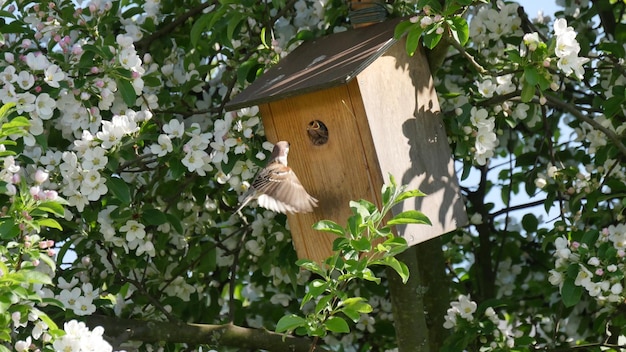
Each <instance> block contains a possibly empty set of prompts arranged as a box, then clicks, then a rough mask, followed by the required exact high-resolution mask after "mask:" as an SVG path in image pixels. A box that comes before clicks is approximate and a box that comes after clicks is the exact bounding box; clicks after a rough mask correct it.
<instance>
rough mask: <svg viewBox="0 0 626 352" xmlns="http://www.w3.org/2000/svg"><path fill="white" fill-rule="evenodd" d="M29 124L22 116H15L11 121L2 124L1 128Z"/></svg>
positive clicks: (21, 126)
mask: <svg viewBox="0 0 626 352" xmlns="http://www.w3.org/2000/svg"><path fill="white" fill-rule="evenodd" d="M28 126H30V122H29V121H28V119H27V118H25V117H24V116H17V117H15V118H14V119H12V120H11V121H9V122H7V123H5V124H4V125H2V129H8V128H24V127H28Z"/></svg>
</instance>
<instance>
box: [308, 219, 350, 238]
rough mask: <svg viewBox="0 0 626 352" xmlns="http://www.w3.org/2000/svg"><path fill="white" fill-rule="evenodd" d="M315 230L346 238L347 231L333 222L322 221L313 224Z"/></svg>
mask: <svg viewBox="0 0 626 352" xmlns="http://www.w3.org/2000/svg"><path fill="white" fill-rule="evenodd" d="M313 230H317V231H322V232H329V233H333V234H335V235H338V236H342V237H343V236H345V230H344V228H343V227H341V225H339V224H337V223H336V222H334V221H331V220H321V221H318V222H316V223H315V224H313Z"/></svg>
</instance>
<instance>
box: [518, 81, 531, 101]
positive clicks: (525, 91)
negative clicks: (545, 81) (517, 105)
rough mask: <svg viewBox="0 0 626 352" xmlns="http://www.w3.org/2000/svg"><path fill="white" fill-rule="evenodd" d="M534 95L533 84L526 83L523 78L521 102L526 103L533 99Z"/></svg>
mask: <svg viewBox="0 0 626 352" xmlns="http://www.w3.org/2000/svg"><path fill="white" fill-rule="evenodd" d="M534 96H535V86H534V85H532V84H530V83H528V82H527V81H526V80H524V81H523V83H522V94H521V95H520V98H521V100H522V102H524V103H528V102H530V101H531V100H533V97H534Z"/></svg>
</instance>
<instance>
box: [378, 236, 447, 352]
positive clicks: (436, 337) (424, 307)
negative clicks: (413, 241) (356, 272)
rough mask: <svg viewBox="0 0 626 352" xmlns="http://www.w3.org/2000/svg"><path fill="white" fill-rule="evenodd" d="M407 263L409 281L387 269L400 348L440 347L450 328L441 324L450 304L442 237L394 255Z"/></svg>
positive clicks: (409, 351)
mask: <svg viewBox="0 0 626 352" xmlns="http://www.w3.org/2000/svg"><path fill="white" fill-rule="evenodd" d="M397 259H398V260H400V261H402V262H403V263H404V264H406V265H407V266H408V267H409V272H410V276H409V281H408V282H407V283H406V284H403V283H402V280H401V279H400V277H399V276H398V275H397V274H396V273H395V272H394V271H393V270H387V275H388V277H389V291H390V294H391V303H392V309H393V316H394V325H395V328H396V338H397V340H398V351H399V352H430V351H432V352H435V351H439V350H441V347H442V346H443V343H444V341H445V339H446V338H447V337H448V335H449V332H448V331H447V330H446V329H445V328H444V327H443V323H444V321H445V319H444V316H445V315H446V311H447V310H448V307H449V305H450V293H449V292H450V290H449V284H448V282H447V280H446V275H445V261H444V256H443V251H442V249H441V239H440V238H439V237H436V238H433V239H431V240H429V241H426V242H423V243H420V244H418V245H417V246H413V247H411V248H409V249H408V250H407V251H405V252H404V253H402V254H400V255H398V256H397Z"/></svg>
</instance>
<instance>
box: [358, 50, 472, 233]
mask: <svg viewBox="0 0 626 352" xmlns="http://www.w3.org/2000/svg"><path fill="white" fill-rule="evenodd" d="M404 48H405V46H404V42H403V41H399V42H398V43H396V44H395V45H394V46H392V47H391V48H390V49H389V50H388V51H387V52H386V53H385V54H384V55H383V56H381V57H379V58H378V59H377V60H376V61H374V62H373V63H372V64H371V65H370V66H369V67H367V68H366V69H365V70H364V71H363V72H362V73H361V74H359V75H358V76H357V81H358V85H359V90H360V92H361V94H362V96H363V104H364V106H365V111H366V114H367V118H368V121H369V124H370V128H371V131H372V139H373V141H374V144H375V147H376V148H375V149H376V152H377V154H378V155H377V159H378V160H379V162H380V169H381V170H382V172H383V174H384V175H385V177H386V175H387V174H388V173H391V174H392V175H394V176H395V177H396V180H397V181H398V182H401V183H402V184H406V185H408V186H409V188H410V189H419V190H421V191H422V192H424V193H426V194H427V196H426V197H423V198H417V199H409V200H406V201H404V202H403V203H402V204H400V205H399V206H398V207H396V208H395V209H394V210H393V212H394V213H395V214H397V213H399V212H401V211H406V210H411V209H416V210H420V211H422V212H423V213H424V214H425V215H427V216H428V217H429V219H430V220H431V222H432V224H433V225H432V226H426V225H409V226H406V227H402V228H399V229H398V230H399V233H400V235H402V236H403V237H405V239H406V240H407V242H409V244H411V245H413V244H417V243H421V242H423V241H426V240H428V239H430V238H433V237H436V236H439V235H441V234H444V233H446V232H449V231H452V230H454V229H456V228H458V227H459V226H463V225H465V224H466V222H467V216H466V214H465V208H464V205H463V202H462V199H461V196H460V189H459V185H458V180H457V177H456V174H455V171H454V163H453V160H452V158H451V151H450V147H449V145H448V140H447V135H446V132H445V129H444V127H443V123H442V121H441V117H440V116H439V103H438V100H437V96H436V92H435V90H434V85H433V80H432V78H431V76H430V71H429V68H428V63H427V59H426V57H425V55H424V53H423V52H422V51H418V52H417V53H415V55H414V56H413V57H409V56H408V55H407V54H406V52H405V49H404Z"/></svg>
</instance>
